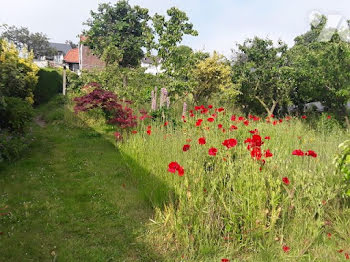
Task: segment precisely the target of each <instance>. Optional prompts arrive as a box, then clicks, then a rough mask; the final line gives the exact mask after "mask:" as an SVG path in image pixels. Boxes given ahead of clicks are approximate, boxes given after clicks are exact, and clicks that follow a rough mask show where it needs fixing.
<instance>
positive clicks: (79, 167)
mask: <svg viewBox="0 0 350 262" xmlns="http://www.w3.org/2000/svg"><path fill="white" fill-rule="evenodd" d="M34 136H35V141H34V143H33V145H32V146H31V147H30V149H29V150H27V152H26V154H25V156H24V157H23V158H22V159H21V160H19V161H17V162H15V163H11V164H2V165H0V209H1V210H0V213H2V215H1V216H0V232H2V233H0V234H1V235H0V261H161V260H162V259H161V258H159V257H158V256H157V255H156V254H154V252H153V251H152V248H151V247H149V246H146V245H145V243H144V242H143V241H142V239H143V237H142V236H143V234H144V233H145V230H146V229H145V223H147V222H148V219H149V218H150V217H151V216H152V209H151V208H150V205H149V203H147V202H146V201H145V200H144V198H143V197H142V195H141V194H139V191H138V189H137V187H136V186H135V184H133V183H132V182H131V181H132V179H130V177H128V175H129V172H130V170H129V168H128V167H127V166H126V165H125V164H124V162H123V161H122V156H121V154H120V153H119V152H118V151H117V149H116V148H115V146H113V145H112V144H111V143H110V142H108V141H106V140H105V139H104V138H103V137H102V136H99V134H98V133H96V132H95V131H93V130H91V129H89V128H88V127H74V126H70V127H69V126H67V125H65V124H64V123H63V122H61V123H58V124H57V123H56V124H52V123H48V124H47V125H46V126H44V127H39V126H37V125H35V126H34ZM7 213H8V214H7Z"/></svg>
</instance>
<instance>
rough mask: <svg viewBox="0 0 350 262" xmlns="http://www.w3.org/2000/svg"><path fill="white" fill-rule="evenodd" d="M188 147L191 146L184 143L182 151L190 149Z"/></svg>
mask: <svg viewBox="0 0 350 262" xmlns="http://www.w3.org/2000/svg"><path fill="white" fill-rule="evenodd" d="M190 147H191V146H190V145H188V144H186V145H184V146H183V147H182V151H184V152H186V151H188V150H190Z"/></svg>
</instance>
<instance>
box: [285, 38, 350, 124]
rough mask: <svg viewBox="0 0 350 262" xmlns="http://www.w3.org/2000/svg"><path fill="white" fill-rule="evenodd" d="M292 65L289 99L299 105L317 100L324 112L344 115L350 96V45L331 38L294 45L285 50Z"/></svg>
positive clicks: (339, 115)
mask: <svg viewBox="0 0 350 262" xmlns="http://www.w3.org/2000/svg"><path fill="white" fill-rule="evenodd" d="M288 53H289V54H288V56H289V60H290V66H291V67H292V68H293V74H292V75H293V83H292V93H291V100H292V101H293V103H294V104H296V105H299V108H300V107H302V106H303V105H304V104H305V103H308V102H313V101H320V102H321V103H322V105H324V106H325V107H326V111H328V112H332V113H334V115H336V116H338V117H340V118H341V117H345V116H346V115H347V111H346V108H345V104H346V102H347V101H349V99H350V72H349V70H348V68H349V66H350V46H349V44H348V43H345V42H342V41H339V39H338V40H336V39H333V40H332V41H331V42H326V43H320V42H314V43H311V44H309V45H297V46H295V47H293V48H292V49H290V50H289V51H288Z"/></svg>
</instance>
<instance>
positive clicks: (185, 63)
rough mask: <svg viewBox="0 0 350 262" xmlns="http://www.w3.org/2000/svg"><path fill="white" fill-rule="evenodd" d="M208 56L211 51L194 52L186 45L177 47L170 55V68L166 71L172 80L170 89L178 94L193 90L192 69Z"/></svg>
mask: <svg viewBox="0 0 350 262" xmlns="http://www.w3.org/2000/svg"><path fill="white" fill-rule="evenodd" d="M208 57H209V53H206V52H201V51H197V52H194V51H193V50H192V48H190V47H188V46H185V45H180V46H177V47H175V48H174V49H173V52H172V55H171V56H169V57H168V64H167V66H168V70H167V72H166V73H165V75H166V77H167V78H168V79H169V80H170V82H169V91H170V92H171V93H176V94H181V93H184V92H186V93H188V92H191V90H192V88H193V87H194V85H195V83H194V81H193V77H192V69H193V68H195V67H196V65H197V64H198V63H199V62H200V61H203V60H205V59H206V58H208Z"/></svg>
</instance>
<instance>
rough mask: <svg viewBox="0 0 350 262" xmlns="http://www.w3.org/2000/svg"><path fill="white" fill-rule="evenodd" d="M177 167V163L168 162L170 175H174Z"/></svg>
mask: <svg viewBox="0 0 350 262" xmlns="http://www.w3.org/2000/svg"><path fill="white" fill-rule="evenodd" d="M178 167H179V164H178V163H177V162H170V164H169V165H168V171H169V172H170V173H175V172H176V170H177V168H178Z"/></svg>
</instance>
